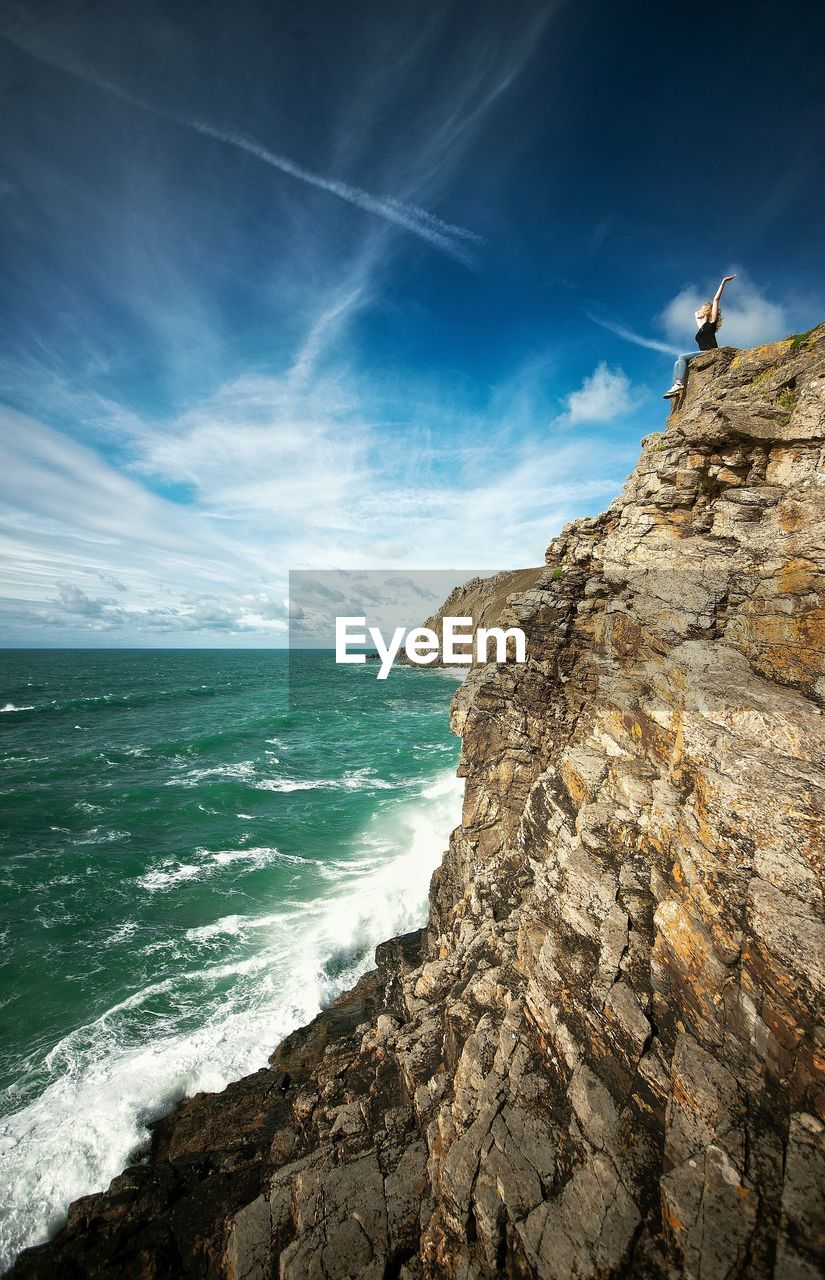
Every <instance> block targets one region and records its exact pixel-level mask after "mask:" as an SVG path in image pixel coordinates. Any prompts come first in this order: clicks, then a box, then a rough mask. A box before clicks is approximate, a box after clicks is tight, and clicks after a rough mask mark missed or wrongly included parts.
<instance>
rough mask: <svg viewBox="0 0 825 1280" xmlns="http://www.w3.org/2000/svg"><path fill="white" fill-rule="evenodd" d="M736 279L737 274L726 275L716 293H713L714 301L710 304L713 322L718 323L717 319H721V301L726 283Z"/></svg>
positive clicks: (711, 320)
mask: <svg viewBox="0 0 825 1280" xmlns="http://www.w3.org/2000/svg"><path fill="white" fill-rule="evenodd" d="M735 279H736V276H725V278H724V280H723V281H722V283H721V284H720V286H719V288H718V289H717V290H716V293H715V294H714V295H713V302H712V303H711V304H710V322H711V324H716V321H717V320H718V319H719V303H720V301H721V298H722V294H723V293H724V292H725V285H726V284H729V283H730V281H731V280H735Z"/></svg>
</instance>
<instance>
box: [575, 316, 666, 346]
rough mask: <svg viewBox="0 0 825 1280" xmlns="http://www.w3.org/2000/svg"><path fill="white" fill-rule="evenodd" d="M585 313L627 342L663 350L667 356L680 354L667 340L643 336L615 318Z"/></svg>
mask: <svg viewBox="0 0 825 1280" xmlns="http://www.w3.org/2000/svg"><path fill="white" fill-rule="evenodd" d="M584 314H585V315H586V316H587V318H588V320H592V321H593V323H594V324H598V325H601V327H602V329H609V330H610V332H611V333H615V334H616V336H617V337H618V338H624V339H625V341H626V342H635V344H636V346H637V347H648V348H649V349H650V350H651V351H662V352H664V354H665V355H666V356H678V355H679V349H678V347H670V346H668V344H667V343H666V342H659V341H657V339H656V338H643V337H642V335H641V334H639V333H634V332H633V330H632V329H626V328H625V327H624V325H623V324H617V323H616V322H615V320H602V319H600V318H599V316H594V315H591V313H590V312H589V311H585V313H584Z"/></svg>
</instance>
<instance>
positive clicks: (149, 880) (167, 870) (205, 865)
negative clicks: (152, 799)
mask: <svg viewBox="0 0 825 1280" xmlns="http://www.w3.org/2000/svg"><path fill="white" fill-rule="evenodd" d="M191 857H192V858H193V859H195V858H196V859H197V861H196V862H195V861H190V862H175V861H174V859H172V858H166V859H164V861H163V862H161V863H160V864H159V865H158V866H157V867H152V868H151V869H150V870H149V871H146V872H144V874H143V875H142V876H138V878H137V880H136V881H135V883H136V884H138V885H140V887H141V889H146V890H147V892H149V893H159V892H164V891H166V890H169V889H173V888H174V887H175V886H176V885H178V884H182V883H184V882H185V881H187V880H201V879H206V878H208V877H209V876H212V875H214V874H215V873H216V872H217V871H219V870H220V869H221V868H222V867H228V866H233V865H235V864H242V865H244V866H245V867H247V868H248V869H250V870H254V869H255V868H257V867H266V866H271V865H272V864H274V863H282V864H284V865H286V866H290V865H291V866H297V865H303V866H309V865H311V864H312V859H311V858H302V857H301V856H300V855H299V854H297V853H281V851H280V849H276V848H275V846H274V845H257V846H254V847H250V848H248V849H217V850H211V849H195V850H194V852H193V853H192V855H191Z"/></svg>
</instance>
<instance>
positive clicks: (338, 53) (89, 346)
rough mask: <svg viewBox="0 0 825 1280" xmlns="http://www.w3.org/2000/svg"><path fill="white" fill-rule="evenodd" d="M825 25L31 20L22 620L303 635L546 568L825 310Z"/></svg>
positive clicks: (15, 475) (350, 3)
mask: <svg viewBox="0 0 825 1280" xmlns="http://www.w3.org/2000/svg"><path fill="white" fill-rule="evenodd" d="M823 37H825V9H823V8H822V7H820V6H814V5H811V4H809V3H805V4H799V3H795V2H794V0H789V3H786V4H785V5H783V6H782V7H781V9H777V7H776V5H775V4H773V3H771V4H765V3H736V2H735V0H734V2H733V3H729V4H725V5H719V6H716V7H704V8H701V9H697V10H696V12H695V13H694V14H691V12H690V11H689V10H687V9H685V8H684V7H679V8H678V10H677V8H676V7H675V6H669V5H661V4H653V3H647V2H646V0H642V2H641V3H639V4H633V5H617V4H615V3H609V2H608V0H549V2H548V0H511V2H510V3H508V4H507V5H502V4H501V3H499V2H495V3H492V2H489V0H473V3H469V2H465V0H443V2H442V3H439V4H431V3H425V2H424V0H395V3H394V4H392V5H387V4H386V3H379V2H378V0H347V2H346V3H333V2H332V0H326V2H324V3H322V2H320V0H301V3H300V4H297V3H289V4H287V3H277V0H267V2H266V3H262V2H253V0H235V3H233V4H232V5H231V6H230V5H227V4H220V3H216V2H214V0H200V2H199V3H197V4H195V3H192V4H186V3H178V2H176V0H163V2H161V0H156V2H155V3H153V2H152V0H145V2H144V3H141V4H140V5H134V4H128V5H127V4H126V3H109V4H104V3H100V2H97V0H83V2H82V3H78V2H77V0H74V2H73V3H67V2H66V0H37V3H36V4H33V3H32V4H29V5H27V4H24V3H19V4H18V3H12V4H5V3H3V4H1V5H0V95H2V98H1V99H0V100H1V101H2V114H1V115H0V284H1V285H2V287H0V542H1V543H2V551H1V552H0V561H1V563H0V644H2V645H6V646H18V645H22V646H32V645H33V646H75V645H77V646H85V645H92V646H132V645H140V646H143V645H146V646H183V647H199V646H223V645H226V646H255V647H257V646H268V645H282V644H285V643H286V638H287V623H288V614H289V602H288V573H289V571H290V570H308V569H323V570H330V569H334V570H352V569H365V570H376V569H382V570H399V571H401V570H405V569H461V568H463V567H472V566H474V565H478V564H485V565H488V566H490V568H491V569H498V568H510V567H513V568H515V567H523V566H527V565H533V564H541V563H542V560H543V556H544V550H545V547H546V545H547V543H548V542H549V540H550V538H551V537H553V536H554V535H555V534H556V533H557V532H558V531H559V529H560V528H561V526H562V525H563V524H564V523H565V522H566V521H568V520H570V519H572V518H574V517H576V516H581V515H592V514H595V513H596V512H598V511H600V510H602V509H603V508H604V507H605V506H606V505H607V504H608V503H609V502H610V501H611V500H612V499H613V498H614V497H615V496H616V495H617V494H618V493H619V492H620V490H621V488H622V485H623V483H624V480H625V478H626V477H627V475H628V473H629V472H630V471H631V470H632V468H633V466H634V464H635V461H636V458H637V456H638V452H639V442H640V439H641V438H642V437H643V436H644V435H646V434H647V433H648V432H650V431H654V430H661V429H662V428H663V426H664V423H665V415H666V405H665V402H664V401H663V400H662V398H661V396H662V392H663V391H664V390H665V389H666V388H667V386H669V385H670V381H671V364H672V359H673V356H674V354H678V352H680V351H681V350H686V351H687V350H690V349H691V347H692V345H693V332H694V330H695V323H694V320H693V311H694V309H695V306H696V305H697V304H698V302H699V301H701V300H704V299H706V298H709V297H710V296H711V294H712V293H713V291H714V289H715V287H716V285H717V283H718V281H719V279H720V278H721V276H722V275H724V274H727V273H729V272H734V271H735V272H736V273H737V279H736V281H735V282H734V284H733V285H731V286H730V287H729V290H728V292H727V294H726V296H725V300H724V306H723V310H724V312H725V326H724V330H723V333H722V335H721V337H720V340H722V341H724V342H726V343H728V344H730V345H734V346H751V345H755V344H757V343H760V342H765V341H771V340H773V339H776V338H780V337H783V336H784V335H785V334H787V333H791V332H799V331H801V330H804V329H807V328H809V327H810V326H811V325H813V324H815V323H818V322H820V321H822V320H823V319H825V286H823V270H822V269H823V258H825V249H824V248H823V236H822V231H821V228H822V222H823V213H825V209H824V208H823V205H825V199H823V196H824V195H825V179H824V178H823V169H822V163H821V155H822V150H823V123H825V107H823V94H822V91H821V76H820V71H821V67H820V65H819V58H818V57H817V56H816V55H815V53H814V51H815V50H818V49H821V48H822V44H823Z"/></svg>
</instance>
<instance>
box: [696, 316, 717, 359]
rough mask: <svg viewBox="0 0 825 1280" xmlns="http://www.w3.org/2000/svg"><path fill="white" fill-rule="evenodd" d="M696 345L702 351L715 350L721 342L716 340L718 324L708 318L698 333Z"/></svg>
mask: <svg viewBox="0 0 825 1280" xmlns="http://www.w3.org/2000/svg"><path fill="white" fill-rule="evenodd" d="M696 345H697V347H698V348H699V350H700V351H713V350H714V349H715V348H716V347H717V346H718V345H719V344H718V342H717V341H716V325H715V324H711V322H710V320H706V321H705V323H704V324H703V325H702V327H701V329H700V330H699V332H698V333H697V335H696Z"/></svg>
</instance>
